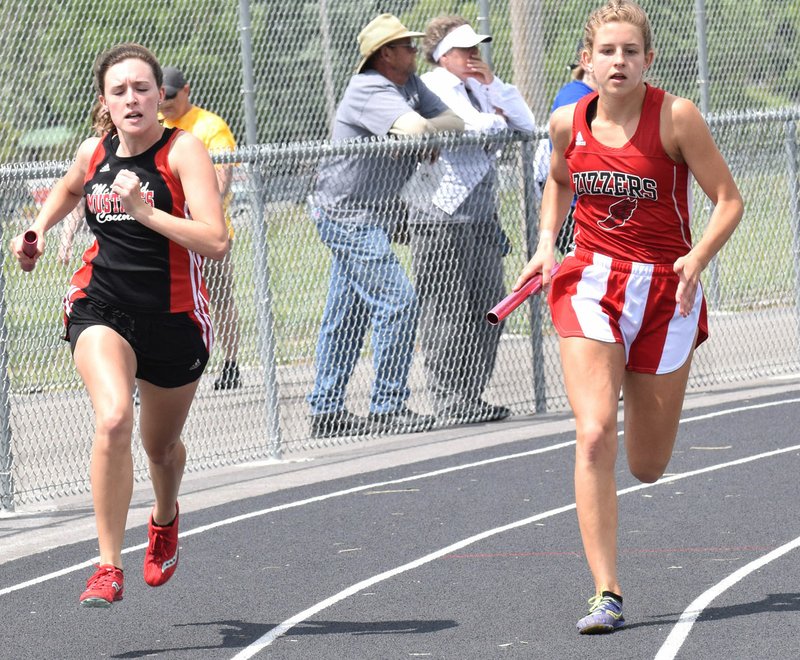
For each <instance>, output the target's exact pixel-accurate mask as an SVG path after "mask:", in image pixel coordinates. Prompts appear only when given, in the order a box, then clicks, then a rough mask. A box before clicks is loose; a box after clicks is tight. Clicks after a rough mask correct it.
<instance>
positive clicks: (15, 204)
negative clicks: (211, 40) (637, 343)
mask: <svg viewBox="0 0 800 660" xmlns="http://www.w3.org/2000/svg"><path fill="white" fill-rule="evenodd" d="M798 120H800V110H784V111H781V112H774V113H769V112H762V113H759V114H752V113H749V114H748V113H743V114H727V115H724V116H715V117H713V118H711V119H710V123H711V125H712V130H713V132H714V134H715V138H716V140H717V142H718V143H719V144H720V146H721V149H722V151H723V154H724V155H725V156H726V158H727V159H728V161H729V162H730V164H731V167H732V170H733V172H734V176H735V178H736V180H737V182H738V183H739V186H740V187H741V189H742V193H743V195H744V198H745V201H746V213H745V218H744V220H743V222H742V224H741V225H740V228H739V229H738V230H737V232H736V234H735V235H734V237H733V239H732V240H731V241H730V242H729V244H728V245H727V246H726V247H725V249H724V250H723V251H722V252H721V253H720V255H719V256H718V258H717V259H716V260H715V262H714V264H713V266H712V267H710V268H709V270H708V271H707V273H706V275H705V277H704V283H705V287H706V290H707V294H708V299H709V309H710V316H711V318H710V326H711V340H710V341H709V342H707V343H706V344H705V345H704V346H703V347H701V348H700V350H698V352H697V354H696V357H695V363H694V366H693V370H692V376H691V379H690V383H689V387H690V389H698V388H703V387H707V386H710V385H713V384H719V383H727V382H736V381H745V380H750V379H757V378H763V377H765V376H772V375H778V374H789V373H795V372H796V371H797V369H798V367H799V366H800V354H799V351H798V346H799V345H800V342H799V341H798V335H799V334H800V330H799V328H800V313H799V310H800V298H799V294H798V291H800V286H799V285H798V282H799V281H800V252H799V251H798V245H800V239H798V236H799V235H800V204H799V203H798V200H799V199H800V180H798V137H797V122H798ZM541 137H543V134H542V133H539V134H537V135H533V136H530V135H510V134H509V135H504V136H493V137H492V138H488V137H485V136H462V137H445V138H436V139H428V140H399V141H398V140H390V141H376V142H364V143H351V144H338V145H332V144H330V143H327V142H317V143H295V144H285V145H268V144H264V145H258V146H254V147H248V148H242V149H240V150H238V151H237V152H236V153H235V154H232V155H231V156H230V157H228V158H226V159H225V160H227V161H228V162H230V163H233V164H234V165H233V166H234V168H235V176H234V190H235V196H234V202H233V214H234V225H235V229H236V239H235V241H234V247H233V251H232V253H231V257H232V259H233V261H234V269H235V270H234V272H235V290H234V295H235V300H236V303H237V305H238V308H239V314H240V335H241V345H240V350H239V364H240V367H241V369H242V375H243V386H242V387H241V388H240V389H236V390H228V391H215V390H214V389H213V387H212V382H213V377H214V376H215V375H216V374H217V373H218V372H219V370H220V366H221V365H220V363H221V359H222V358H221V356H220V355H219V352H217V353H215V354H214V355H212V360H211V362H210V363H209V368H208V372H207V375H206V376H205V377H204V378H203V380H202V382H201V385H200V388H199V390H198V395H197V398H196V400H195V403H194V406H193V409H192V412H191V414H190V417H189V421H188V423H187V426H186V429H185V435H184V439H185V441H186V444H187V447H188V449H189V459H188V469H193V470H198V469H206V468H210V467H214V466H220V465H226V464H231V463H236V462H241V461H246V460H252V459H257V458H264V457H270V456H278V455H281V454H284V453H289V452H297V451H303V450H306V449H310V448H317V447H325V446H332V445H334V444H336V443H342V442H352V441H353V440H352V439H326V440H313V439H311V437H310V434H309V426H308V413H309V409H308V404H307V402H306V399H305V397H306V395H307V394H308V393H309V391H310V390H311V386H312V383H313V378H314V351H315V347H316V339H317V334H318V331H319V324H320V317H321V313H322V308H323V306H324V301H325V297H326V294H327V287H328V276H329V272H328V269H329V264H330V256H329V252H328V251H327V249H326V248H325V247H324V246H323V245H322V243H321V241H320V239H319V236H318V235H317V232H316V229H315V227H314V224H313V222H312V220H311V218H310V214H309V210H308V204H307V196H308V194H309V193H310V192H311V191H312V190H313V186H314V180H315V175H316V171H317V168H318V166H319V163H320V161H321V160H322V159H323V158H326V157H330V156H331V155H332V154H337V153H349V154H355V155H357V156H358V157H370V156H371V155H375V154H379V153H388V152H391V153H393V154H414V153H417V152H419V151H420V150H422V151H425V152H428V151H429V150H430V148H431V147H432V146H437V147H439V148H445V149H446V148H451V147H454V146H458V145H464V144H472V145H475V144H477V145H479V146H482V147H486V148H489V149H491V150H499V149H501V148H502V154H501V155H500V157H499V159H498V161H497V184H496V191H497V200H498V201H497V208H498V213H499V218H500V222H501V225H502V228H503V230H504V231H505V234H506V235H507V236H508V238H509V240H510V244H511V248H512V249H511V253H510V254H509V255H508V256H507V257H505V259H504V271H505V283H506V288H507V289H508V288H510V286H511V284H512V283H513V281H514V279H515V278H516V276H517V274H518V272H519V271H520V269H521V268H522V266H523V264H524V263H525V261H526V260H527V255H528V243H529V241H530V240H532V239H535V236H536V231H537V224H538V208H537V206H536V204H537V202H536V196H535V195H533V194H532V192H531V178H530V172H531V168H532V162H531V160H532V155H533V151H534V149H533V147H534V145H535V141H536V140H537V139H539V138H541ZM66 165H67V163H63V162H62V163H48V164H39V165H36V164H30V165H26V164H16V165H13V166H3V167H0V204H2V208H1V209H0V213H2V217H3V218H4V221H5V222H4V224H3V234H2V236H0V239H2V240H0V245H3V246H5V245H6V244H7V241H8V239H9V237H11V236H13V235H16V233H18V232H19V231H21V230H22V229H24V228H26V227H27V226H28V223H29V222H30V220H31V218H32V217H33V216H34V215H35V213H36V211H37V208H38V205H39V204H40V203H41V200H42V199H43V197H44V195H45V194H46V192H47V190H48V188H49V186H50V185H52V182H53V179H54V177H56V176H58V175H59V174H60V173H61V172H63V170H64V169H65V167H66ZM526 175H527V176H526ZM694 192H695V196H696V200H695V204H694V217H695V219H694V229H693V231H694V235H695V236H698V235H699V233H700V232H701V231H702V229H703V227H704V223H705V222H706V221H707V218H708V214H709V212H710V208H709V207H708V205H707V204H705V203H704V201H703V200H704V196H703V195H702V193H701V192H700V191H699V190H695V191H694ZM386 202H387V204H388V203H392V204H394V203H396V202H395V200H386ZM66 226H67V223H66V221H65V222H62V223H60V224H59V225H58V226H57V227H56V228H54V229H53V230H51V232H50V233H49V234H48V235H47V241H48V248H47V250H46V253H45V255H44V256H43V258H42V259H41V260H40V263H39V264H38V265H37V268H36V269H35V270H34V271H33V272H32V273H22V272H21V271H20V270H19V268H18V267H17V265H16V264H15V263H10V262H9V258H8V253H7V250H5V249H4V250H3V251H2V253H0V254H2V257H0V258H1V259H2V269H0V506H2V508H13V506H14V504H20V503H26V502H32V501H38V500H42V499H47V498H53V497H58V496H61V495H66V494H72V493H77V492H84V491H86V490H87V489H88V477H87V465H88V461H89V454H90V447H91V438H92V432H93V420H92V412H91V408H90V404H89V401H88V397H87V396H86V394H85V392H84V390H83V387H82V385H81V384H80V381H79V379H78V376H77V374H76V372H75V369H74V367H73V365H72V363H71V359H70V355H69V350H68V347H67V345H66V343H65V342H63V341H62V340H61V339H60V335H61V332H62V325H61V324H62V322H61V307H60V303H61V297H62V295H63V293H65V292H66V286H67V282H68V280H69V277H70V275H71V273H72V272H73V271H74V270H75V269H76V267H77V265H78V263H79V262H80V254H81V253H82V251H83V249H85V248H86V247H87V246H88V243H89V240H90V236H89V235H88V232H85V231H83V232H82V231H78V233H77V234H76V237H75V243H74V245H73V250H72V254H71V255H69V257H67V255H66V254H64V253H63V252H62V254H61V255H59V248H63V244H62V241H63V239H64V232H65V227H66ZM394 249H395V250H396V253H397V254H398V256H399V258H400V260H401V262H402V263H403V264H404V265H405V266H406V268H407V270H408V272H409V274H410V276H411V277H412V280H413V268H412V267H411V257H410V253H409V248H408V246H407V245H396V246H395V248H394ZM212 303H213V301H212ZM370 356H371V348H370V346H369V344H367V345H366V346H365V348H364V350H363V351H362V354H361V358H360V360H359V362H358V365H357V367H356V371H355V374H354V376H353V379H352V381H351V383H350V387H349V389H348V399H347V406H348V409H350V410H351V411H353V412H355V413H357V414H366V412H367V403H368V398H369V387H370V383H371V380H372V366H371V363H370ZM423 371H424V370H423V360H422V359H421V355H420V353H419V351H417V353H415V357H414V361H413V364H412V371H411V378H410V387H411V390H412V396H411V400H410V404H411V406H412V407H413V408H414V409H416V410H419V411H422V412H427V411H430V409H431V408H430V402H429V399H428V394H427V391H426V380H425V375H424V373H423ZM485 395H486V398H487V399H488V400H489V401H491V402H493V403H497V404H502V405H505V406H508V407H510V408H511V410H512V411H513V414H515V415H528V414H534V413H536V412H541V411H543V410H545V409H547V410H559V409H564V408H565V407H566V405H567V401H566V398H565V395H564V392H563V389H562V387H561V373H560V365H559V359H558V348H557V340H556V337H555V335H554V332H553V329H552V327H551V325H550V320H549V314H548V313H547V312H546V310H545V308H543V307H541V303H540V301H539V300H538V299H533V300H532V301H531V304H530V305H527V306H524V307H523V308H521V309H519V310H518V311H516V312H514V314H513V315H512V316H511V317H509V319H508V320H507V322H506V325H505V327H504V330H503V335H502V339H501V343H500V349H499V355H498V358H497V363H496V366H495V369H494V372H493V374H492V378H491V380H490V382H489V386H488V388H487V390H486V393H485ZM367 440H368V437H367ZM134 461H135V474H136V478H137V479H144V478H146V473H147V469H146V465H147V463H146V460H145V456H144V454H143V452H142V450H141V448H140V446H139V443H134Z"/></svg>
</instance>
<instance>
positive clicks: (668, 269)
mask: <svg viewBox="0 0 800 660" xmlns="http://www.w3.org/2000/svg"><path fill="white" fill-rule="evenodd" d="M678 283H679V278H678V276H677V275H676V274H675V272H674V271H673V270H672V264H645V263H639V262H635V261H622V260H618V259H611V258H610V257H607V256H604V255H601V254H597V253H593V252H589V251H587V250H583V249H580V248H578V249H576V250H575V251H574V253H571V254H569V255H567V257H566V258H565V259H564V261H563V263H562V264H561V268H560V269H559V271H558V273H557V274H556V276H555V277H554V278H553V280H552V283H551V285H550V297H549V302H550V311H551V314H552V317H553V325H555V328H556V331H557V332H558V334H559V335H560V336H561V337H586V338H588V339H596V340H598V341H604V342H610V343H613V342H616V343H619V344H622V345H623V346H624V347H625V361H626V368H627V369H628V371H637V372H641V373H648V374H666V373H670V372H672V371H675V370H677V369H679V368H680V367H681V366H682V365H683V364H684V363H685V362H686V359H687V358H688V357H689V354H690V352H691V350H692V347H693V346H695V345H696V346H699V345H700V344H701V343H702V342H704V341H705V340H706V339H707V338H708V319H707V312H706V301H705V298H704V296H703V289H702V287H701V286H698V287H697V294H696V296H695V301H694V307H693V308H692V312H691V313H690V314H689V316H687V317H685V318H684V317H683V316H681V315H680V311H679V307H678V304H677V303H676V302H675V292H676V290H677V288H678ZM695 337H697V342H696V344H695Z"/></svg>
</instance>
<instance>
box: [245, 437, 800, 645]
mask: <svg viewBox="0 0 800 660" xmlns="http://www.w3.org/2000/svg"><path fill="white" fill-rule="evenodd" d="M795 451H800V445H793V446H791V447H784V448H783V449H775V450H773V451H768V452H763V453H761V454H756V455H754V456H747V457H745V458H738V459H736V460H733V461H728V462H726V463H719V464H718V465H711V466H708V467H704V468H699V469H697V470H690V471H689V472H681V473H680V474H673V475H670V476H669V477H664V478H663V479H659V480H658V481H656V482H655V483H648V484H637V485H636V486H631V487H630V488H623V489H621V490H618V491H617V495H626V494H628V493H633V492H636V491H639V490H644V489H646V488H653V487H655V486H661V485H663V484H669V483H673V482H675V481H680V480H681V479H688V478H689V477H694V476H697V475H698V474H705V473H707V472H714V471H716V470H723V469H725V468H729V467H733V466H737V465H744V464H745V463H752V462H753V461H758V460H760V459H762V458H769V457H772V456H778V455H780V454H786V453H789V452H795ZM574 508H575V504H574V503H572V504H568V505H566V506H562V507H559V508H557V509H550V510H549V511H545V512H543V513H537V514H536V515H535V516H531V517H530V518H524V519H523V520H517V521H516V522H512V523H508V524H507V525H503V526H502V527H496V528H494V529H489V530H486V531H483V532H481V533H480V534H476V535H475V536H470V537H469V538H466V539H462V540H461V541H458V542H456V543H453V544H452V545H448V546H447V547H446V548H441V549H440V550H437V551H436V552H432V553H430V554H428V555H425V556H424V557H420V558H419V559H415V560H414V561H411V562H409V563H407V564H403V565H402V566H398V567H397V568H393V569H391V570H388V571H385V572H384V573H380V574H378V575H374V576H373V577H371V578H368V579H366V580H363V581H362V582H358V583H357V584H354V585H352V586H350V587H348V588H347V589H344V590H343V591H340V592H339V593H337V594H334V595H333V596H331V597H330V598H326V599H325V600H323V601H320V602H319V603H317V604H316V605H312V606H311V607H309V608H308V609H306V610H303V611H302V612H298V613H297V614H295V615H294V616H293V617H291V618H289V619H287V620H286V621H284V622H283V623H280V624H278V625H277V626H275V627H274V628H272V629H271V630H269V631H268V632H266V633H265V634H264V635H262V636H261V637H259V638H258V639H257V640H256V641H255V642H253V643H252V644H250V645H248V646H247V647H245V648H244V649H242V650H241V651H240V652H239V653H237V654H236V655H235V656H233V658H232V660H246V659H247V658H252V657H253V656H254V655H255V654H256V653H258V652H259V651H261V650H263V649H264V648H266V647H267V646H269V645H270V644H272V642H274V641H275V640H276V639H277V638H278V637H280V636H281V635H283V634H285V633H286V632H287V631H289V630H290V629H291V628H293V627H294V626H296V625H298V624H300V623H303V622H304V621H306V620H307V619H310V618H311V617H312V616H314V615H315V614H319V613H320V612H321V611H322V610H325V609H327V608H328V607H330V606H332V605H335V604H336V603H338V602H339V601H341V600H344V599H345V598H348V597H349V596H353V595H354V594H357V593H358V592H359V591H362V590H364V589H366V588H368V587H371V586H373V585H374V584H377V583H378V582H383V581H384V580H388V579H389V578H392V577H395V576H396V575H400V574H401V573H405V572H406V571H410V570H412V569H415V568H419V567H420V566H422V565H424V564H427V563H429V562H431V561H433V560H434V559H439V558H440V557H443V556H445V555H448V554H451V553H453V552H455V551H456V550H461V549H463V548H465V547H467V546H469V545H472V544H473V543H477V542H478V541H482V540H484V539H487V538H489V537H491V536H495V535H497V534H502V533H503V532H507V531H509V530H511V529H516V528H517V527H524V526H525V525H530V524H531V523H533V522H537V521H539V520H543V519H545V518H549V517H551V516H555V515H557V514H559V513H565V512H567V511H571V510H573V509H574Z"/></svg>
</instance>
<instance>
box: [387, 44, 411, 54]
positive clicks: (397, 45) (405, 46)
mask: <svg viewBox="0 0 800 660" xmlns="http://www.w3.org/2000/svg"><path fill="white" fill-rule="evenodd" d="M386 47H387V48H405V49H406V50H408V51H411V52H412V53H416V52H417V50H419V49H418V48H417V46H416V45H415V44H387V45H386Z"/></svg>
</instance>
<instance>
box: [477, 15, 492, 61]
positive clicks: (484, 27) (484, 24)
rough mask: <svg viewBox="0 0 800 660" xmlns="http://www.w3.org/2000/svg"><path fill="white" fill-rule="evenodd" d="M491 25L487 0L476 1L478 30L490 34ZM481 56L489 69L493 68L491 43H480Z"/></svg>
mask: <svg viewBox="0 0 800 660" xmlns="http://www.w3.org/2000/svg"><path fill="white" fill-rule="evenodd" d="M491 30H492V26H491V23H490V21H489V0H480V1H479V2H478V32H480V33H481V34H491V33H492V32H491ZM480 46H481V57H483V61H484V62H486V64H488V65H489V68H490V69H494V66H493V65H492V44H491V42H489V43H482V44H481V45H480Z"/></svg>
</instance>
